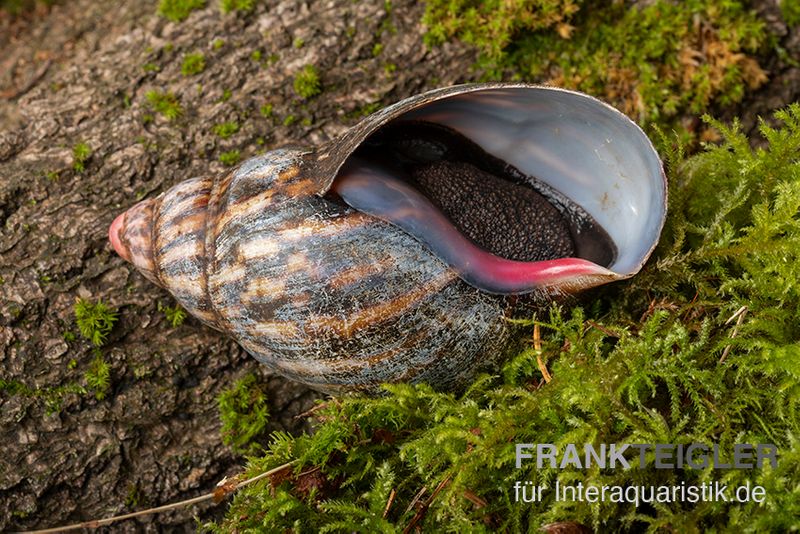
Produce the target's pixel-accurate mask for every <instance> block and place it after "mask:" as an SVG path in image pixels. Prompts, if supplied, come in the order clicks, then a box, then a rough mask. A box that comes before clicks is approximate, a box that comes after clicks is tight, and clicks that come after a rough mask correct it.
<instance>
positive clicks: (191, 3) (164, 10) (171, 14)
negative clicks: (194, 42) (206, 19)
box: [158, 0, 206, 22]
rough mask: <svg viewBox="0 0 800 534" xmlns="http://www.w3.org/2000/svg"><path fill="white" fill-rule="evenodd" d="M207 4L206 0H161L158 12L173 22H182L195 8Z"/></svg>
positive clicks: (200, 7)
mask: <svg viewBox="0 0 800 534" xmlns="http://www.w3.org/2000/svg"><path fill="white" fill-rule="evenodd" d="M205 6H206V2H205V0H161V1H160V2H159V3H158V14H159V15H161V16H162V17H165V18H168V19H169V20H171V21H173V22H180V21H182V20H184V19H185V18H186V17H188V16H189V13H191V12H192V11H194V10H195V9H202V8H204V7H205Z"/></svg>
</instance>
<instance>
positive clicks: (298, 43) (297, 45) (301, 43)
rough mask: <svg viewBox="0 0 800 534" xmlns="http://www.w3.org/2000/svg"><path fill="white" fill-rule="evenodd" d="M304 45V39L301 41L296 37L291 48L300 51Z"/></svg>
mask: <svg viewBox="0 0 800 534" xmlns="http://www.w3.org/2000/svg"><path fill="white" fill-rule="evenodd" d="M305 44H306V41H305V39H303V38H301V37H298V38H297V39H295V40H294V42H293V43H292V46H294V47H295V48H297V49H300V48H303V46H304V45H305Z"/></svg>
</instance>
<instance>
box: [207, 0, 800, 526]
mask: <svg viewBox="0 0 800 534" xmlns="http://www.w3.org/2000/svg"><path fill="white" fill-rule="evenodd" d="M790 11H791V10H790ZM787 18H788V17H787ZM425 22H426V24H427V25H428V28H429V34H428V39H429V43H431V44H436V43H441V42H443V41H444V40H447V39H450V38H454V37H457V38H461V39H464V40H466V41H468V42H470V43H473V44H475V45H476V46H477V47H479V48H480V49H481V50H482V51H483V55H482V57H481V59H480V62H479V65H478V66H479V68H481V69H482V70H483V72H484V73H485V76H486V77H487V78H491V79H509V77H513V78H518V79H525V80H532V81H547V82H550V83H555V84H557V85H562V86H567V87H572V88H576V89H581V90H584V91H587V92H589V93H591V94H595V95H597V96H599V97H601V98H604V99H606V100H609V101H611V102H612V103H614V104H616V105H617V106H618V107H620V108H621V109H623V110H624V111H626V112H627V113H628V114H629V115H631V116H632V117H634V118H635V119H636V120H637V122H639V123H640V124H641V125H643V126H644V127H645V128H647V129H648V131H649V132H651V134H652V135H653V136H654V138H655V139H656V142H657V145H658V147H659V151H660V152H661V154H662V155H663V156H664V158H665V161H666V166H667V171H668V175H669V180H670V205H669V217H668V221H667V226H666V228H665V230H664V232H663V234H662V239H661V242H660V244H659V247H658V249H657V250H656V252H655V254H654V255H653V257H652V258H651V259H650V261H649V262H648V264H647V266H646V267H645V268H644V270H643V271H642V272H641V273H640V274H639V275H637V276H636V277H635V278H634V279H633V280H631V281H629V282H625V283H621V284H615V285H614V286H613V287H607V288H603V289H600V290H597V291H594V292H593V293H592V294H591V295H589V296H588V297H585V298H583V299H581V300H578V301H572V302H566V303H560V304H554V305H553V306H552V307H550V308H547V309H544V310H542V311H541V312H540V313H538V314H537V315H536V316H534V317H531V319H530V322H529V326H532V325H534V324H536V325H538V326H539V327H540V329H541V332H542V341H541V344H542V346H541V349H534V347H533V346H532V344H531V346H530V347H528V348H527V349H525V350H524V351H523V352H522V353H520V354H519V355H517V356H516V357H513V358H511V359H510V360H509V361H507V362H506V363H505V365H504V366H503V367H502V368H500V369H498V371H497V373H496V374H492V375H483V376H480V377H478V378H477V379H476V380H475V382H474V383H473V385H472V386H471V387H470V388H469V389H468V390H467V391H466V392H463V393H461V394H452V393H440V392H436V391H434V390H433V389H431V388H430V387H428V386H425V385H418V386H408V385H399V386H391V387H387V388H386V396H385V397H382V398H366V397H361V396H348V397H344V398H339V399H332V400H330V401H328V402H327V403H325V404H324V406H321V407H320V409H319V410H318V411H316V413H315V417H316V420H317V421H318V427H317V429H316V431H315V432H314V433H313V434H310V435H302V436H297V437H293V436H289V435H286V434H280V433H279V434H274V435H273V436H272V438H271V440H270V441H269V443H268V445H267V450H266V454H264V455H262V456H257V457H253V458H251V459H250V466H249V473H250V474H252V475H255V474H257V473H260V472H263V471H265V470H267V469H270V468H273V467H275V466H278V465H281V464H283V463H285V462H288V461H294V462H295V463H294V464H293V466H292V467H291V468H290V469H288V470H285V471H284V472H282V474H280V475H278V476H274V477H272V479H271V480H269V481H264V482H263V483H259V484H255V485H253V486H250V487H248V488H246V489H244V490H243V491H241V492H240V493H239V494H238V495H237V497H236V498H235V500H234V502H233V504H232V506H231V507H230V509H229V511H228V513H227V516H226V518H225V520H224V521H222V522H220V523H217V524H208V525H205V527H206V528H207V529H209V530H212V531H220V532H227V531H234V530H248V529H253V530H260V529H266V530H271V531H278V530H285V529H288V530H291V531H297V532H315V531H321V532H395V531H396V532H400V531H404V530H406V531H407V530H408V529H411V528H416V527H419V528H421V529H422V530H423V531H426V532H427V531H431V532H433V531H440V530H444V529H446V530H448V531H465V532H466V531H469V532H480V531H487V532H494V531H511V532H519V531H537V530H538V529H539V528H540V527H541V526H542V525H545V524H547V523H552V522H555V521H577V522H580V523H583V524H585V525H589V526H591V527H593V528H594V529H596V530H597V531H598V532H607V531H619V530H622V531H644V530H646V531H650V532H660V531H674V532H700V531H728V530H733V529H737V530H742V531H747V532H768V531H769V532H779V531H789V530H791V529H793V528H797V527H798V525H800V453H798V451H800V442H799V441H798V436H800V413H798V408H799V407H800V404H799V403H800V343H798V340H800V326H798V324H800V323H799V322H798V320H797V318H798V315H799V312H800V276H799V275H800V267H798V265H800V264H799V263H798V260H800V258H798V255H799V254H800V220H799V219H798V209H799V208H800V105H793V106H792V107H790V108H788V109H785V110H783V111H780V112H778V113H777V114H776V115H775V117H766V119H770V120H772V121H775V122H777V123H779V124H780V126H779V127H777V128H770V127H767V126H765V125H762V127H761V129H760V132H759V134H758V135H759V137H760V141H759V142H760V143H762V144H763V143H766V146H765V148H759V149H753V148H752V145H753V142H754V141H755V139H748V137H747V136H745V135H744V134H742V133H741V132H740V131H739V129H738V126H737V125H736V124H732V125H727V124H722V123H719V122H716V121H714V120H712V119H709V118H706V119H705V121H703V122H700V124H701V125H702V126H701V127H700V128H698V129H694V130H687V129H686V128H685V127H684V125H683V124H684V122H682V120H681V119H685V118H686V117H687V116H692V115H697V114H700V113H702V112H704V111H705V110H707V109H710V108H714V107H715V106H716V107H719V106H726V105H728V104H730V103H733V102H738V101H740V100H741V99H742V98H743V97H744V95H746V94H747V92H748V91H752V90H754V89H755V88H757V87H759V86H760V85H762V84H763V83H765V81H766V73H765V72H764V71H763V70H762V68H761V66H760V65H759V62H758V58H757V53H758V52H759V51H763V49H764V47H770V46H773V44H774V43H771V42H770V38H769V37H768V36H767V34H766V32H765V30H764V23H763V21H762V20H761V19H759V18H758V17H757V16H756V15H755V13H753V12H751V11H749V10H748V8H747V6H746V5H745V4H743V3H742V2H735V1H733V2H732V1H724V2H723V1H708V2H699V1H690V2H686V3H680V4H678V3H673V2H666V1H658V0H657V1H656V2H648V3H646V4H644V7H641V8H630V7H629V6H628V5H627V4H626V3H622V2H614V3H597V2H584V1H578V0H540V1H519V2H484V3H476V2H470V1H466V0H460V1H456V2H452V1H448V2H444V1H430V2H428V3H427V12H426V15H425ZM378 53H380V49H378ZM298 92H299V91H298ZM661 132H670V133H669V134H663V133H661ZM704 140H717V141H720V142H719V144H709V145H705V144H702V143H703V141H704ZM538 360H542V361H543V362H544V364H545V365H546V367H547V368H548V369H549V374H550V375H552V381H549V382H548V381H546V380H545V379H544V378H545V377H544V376H543V375H542V372H541V371H540V367H539V363H538ZM237 387H238V388H239V389H241V388H242V387H243V384H239V385H238V386H237ZM241 394H242V393H241V391H239V392H238V393H237V395H240V396H241ZM227 411H229V410H225V409H223V417H224V418H226V420H228V421H232V420H235V418H234V417H233V416H232V414H228V413H226V412H227ZM233 415H236V417H239V416H240V415H238V414H233ZM252 424H253V421H252V420H250V421H248V423H247V425H248V426H251V425H252ZM230 431H232V430H230V429H229V432H230ZM693 442H699V443H706V444H712V443H718V444H720V447H721V450H723V451H725V452H724V453H723V454H724V459H730V454H729V452H730V451H731V450H732V447H733V444H735V443H772V444H775V445H776V446H777V447H778V450H779V462H778V467H777V468H775V469H773V468H770V467H766V468H763V469H759V470H714V469H699V470H698V469H690V468H684V469H674V470H656V469H654V468H653V463H654V458H653V457H652V455H649V456H648V457H647V463H648V468H647V469H644V470H636V469H633V470H620V469H599V468H596V467H595V468H591V469H588V470H585V471H580V470H569V469H567V470H556V469H536V468H535V466H523V468H522V469H517V468H515V465H514V463H515V455H514V452H515V448H514V445H515V444H516V443H554V444H556V445H557V446H559V447H563V446H565V445H566V444H568V443H576V444H584V443H592V444H596V445H597V444H601V443H670V444H689V443H693ZM526 480H529V481H532V482H533V483H534V484H541V485H545V486H547V487H549V488H552V487H553V486H554V484H555V483H556V481H558V482H560V483H561V484H568V483H577V482H582V483H583V484H594V485H612V484H616V485H623V486H629V485H682V484H684V485H686V484H702V483H708V482H712V481H718V482H721V483H724V484H727V485H729V486H730V487H736V486H738V485H740V484H745V483H747V484H750V485H751V486H752V485H760V486H763V487H764V488H765V491H766V496H767V498H766V502H764V503H763V504H757V503H752V502H751V503H746V504H742V503H725V502H700V503H696V504H689V503H681V502H669V503H656V504H645V505H642V506H640V507H638V508H637V507H635V506H633V505H631V504H623V503H613V502H603V503H589V502H572V501H560V502H556V501H555V500H554V498H553V494H552V492H550V493H549V496H548V494H547V493H545V498H544V499H542V500H541V501H539V502H536V503H533V504H524V505H523V504H521V503H517V502H514V492H513V485H514V483H515V482H516V481H526ZM267 485H271V486H272V488H271V489H268V488H267Z"/></svg>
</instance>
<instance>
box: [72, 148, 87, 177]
mask: <svg viewBox="0 0 800 534" xmlns="http://www.w3.org/2000/svg"><path fill="white" fill-rule="evenodd" d="M91 156H92V147H90V146H89V144H88V143H84V142H80V143H76V144H75V146H73V147H72V168H73V169H74V170H75V172H83V171H84V170H86V162H87V161H88V160H89V158H90V157H91Z"/></svg>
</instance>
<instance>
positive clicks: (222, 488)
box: [26, 460, 295, 534]
mask: <svg viewBox="0 0 800 534" xmlns="http://www.w3.org/2000/svg"><path fill="white" fill-rule="evenodd" d="M294 462H295V460H292V461H291V462H287V463H285V464H283V465H280V466H278V467H276V468H274V469H270V470H269V471H267V472H265V473H261V474H260V475H256V476H254V477H252V478H248V479H247V480H242V481H241V482H239V481H238V479H239V478H240V477H241V474H239V475H236V476H235V477H233V478H230V479H229V478H228V477H225V478H223V479H222V480H220V481H219V482H218V483H217V488H216V489H215V490H214V491H212V492H211V493H206V494H205V495H200V496H199V497H193V498H191V499H186V500H185V501H180V502H176V503H172V504H165V505H163V506H156V507H155V508H148V509H147V510H140V511H138V512H132V513H130V514H123V515H118V516H114V517H105V518H103V519H92V520H90V521H84V522H83V523H75V524H73V525H65V526H63V527H54V528H46V529H43V530H30V531H26V532H27V533H28V534H44V533H48V532H67V531H69V530H79V529H83V528H97V527H102V526H105V525H110V524H112V523H116V522H117V521H123V520H125V519H132V518H134V517H140V516H143V515H149V514H158V513H161V512H167V511H169V510H175V509H177V508H183V507H185V506H190V505H192V504H197V503H199V502H203V501H209V500H212V499H213V500H214V503H215V504H216V503H219V502H220V501H222V500H223V499H224V498H225V497H227V496H228V495H230V494H231V493H233V492H234V491H236V490H237V489H239V488H241V487H242V486H247V485H248V484H252V483H253V482H256V481H258V480H261V479H263V478H266V477H269V476H271V475H274V474H276V473H278V472H280V471H282V470H284V469H286V468H288V467H289V466H291V465H292V464H293V463H294Z"/></svg>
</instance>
